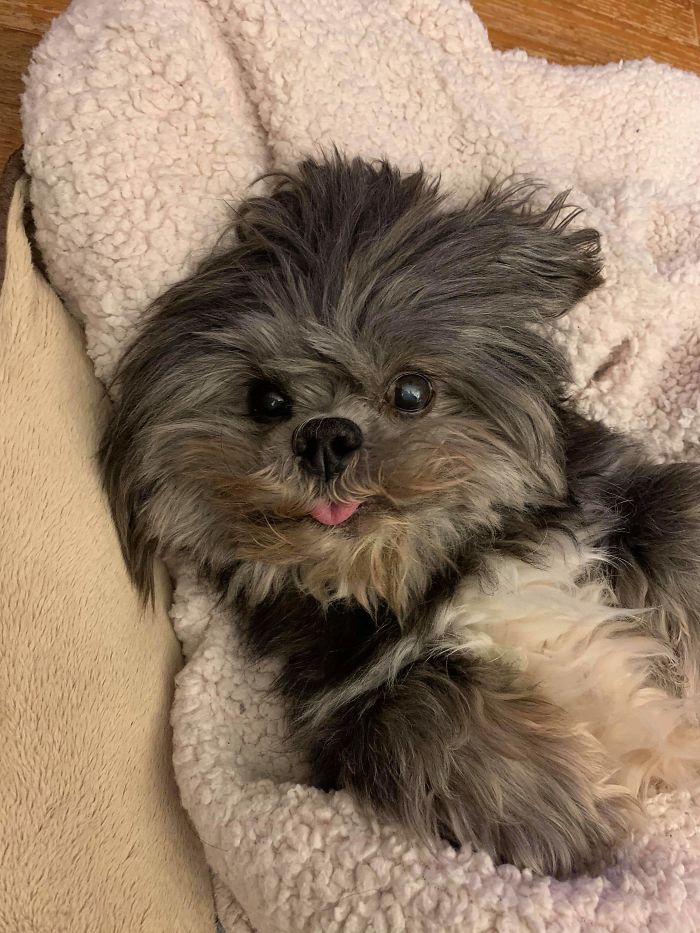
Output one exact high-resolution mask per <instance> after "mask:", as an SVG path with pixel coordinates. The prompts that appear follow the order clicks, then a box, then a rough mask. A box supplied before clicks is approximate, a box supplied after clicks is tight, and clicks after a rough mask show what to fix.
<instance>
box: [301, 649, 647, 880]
mask: <svg viewBox="0 0 700 933" xmlns="http://www.w3.org/2000/svg"><path fill="white" fill-rule="evenodd" d="M321 732H322V733H323V734H322V735H321V734H319V735H317V736H316V740H317V741H316V742H315V743H314V749H315V750H314V754H313V763H314V767H315V771H316V774H317V775H318V777H319V779H325V780H326V781H328V779H329V778H330V777H331V776H332V778H333V783H335V784H336V785H337V786H340V787H345V788H347V789H348V790H350V791H351V792H353V793H354V794H355V795H356V796H357V797H358V798H359V799H360V800H361V801H363V802H365V803H366V804H369V805H370V807H371V808H372V809H373V810H374V811H376V812H378V813H379V814H380V815H383V816H385V817H388V818H391V819H393V820H398V821H399V822H401V823H402V824H403V825H404V826H406V827H408V828H409V829H410V830H412V831H413V832H414V833H415V834H416V835H417V836H418V837H419V838H420V839H422V840H423V841H425V842H427V843H429V844H431V845H433V846H434V845H435V842H436V840H438V839H439V838H440V837H442V838H443V839H445V840H448V841H449V842H451V843H452V844H458V845H473V846H475V847H477V848H480V849H483V850H485V851H487V852H488V853H489V854H490V855H491V856H492V857H493V858H494V859H496V860H497V861H501V862H503V861H505V862H510V863H512V864H514V865H516V866H518V867H519V868H529V869H532V870H533V871H535V872H538V873H542V874H553V875H556V876H559V877H563V876H566V875H569V874H571V873H573V872H583V871H594V870H596V869H597V867H598V866H599V865H600V864H601V863H603V862H604V861H606V860H607V859H608V858H609V855H610V852H611V850H612V849H613V848H614V847H615V846H616V845H617V844H618V843H619V842H620V841H621V840H622V839H623V838H624V837H625V836H626V835H627V833H628V832H629V830H630V829H631V828H632V826H633V825H634V824H635V822H636V820H637V819H638V815H639V813H640V808H639V805H638V804H637V802H636V801H635V800H634V798H632V797H631V796H630V795H629V794H628V793H626V792H625V791H624V790H623V789H622V788H619V787H616V786H614V785H612V784H610V783H608V782H607V781H606V777H607V775H606V769H605V761H604V757H603V755H602V753H601V750H600V748H599V747H597V745H596V743H595V741H594V740H593V739H592V738H591V737H590V736H588V735H587V734H586V733H584V732H583V731H582V730H580V729H578V730H577V729H576V727H575V726H574V724H573V723H572V722H570V721H569V720H568V719H567V717H566V714H565V713H564V712H563V711H562V710H561V709H559V708H558V707H556V706H553V705H552V704H551V703H548V702H547V701H545V700H544V699H542V698H541V697H540V696H539V695H538V694H537V692H536V690H535V689H533V688H527V687H526V686H525V685H524V684H523V683H522V680H521V678H520V677H519V675H517V674H516V673H514V672H513V671H512V670H510V669H509V668H508V667H506V666H504V665H502V664H500V663H498V662H486V661H481V660H478V659H475V658H473V657H470V656H468V655H466V654H463V655H459V654H443V655H440V654H436V653H432V654H429V655H427V656H426V657H425V658H424V659H423V660H422V661H420V662H418V663H414V664H412V665H411V666H410V667H409V668H407V669H406V670H405V671H404V672H402V673H401V674H400V675H399V677H398V678H397V679H396V681H395V682H394V683H393V684H392V685H391V686H390V687H387V686H386V685H385V686H384V688H383V689H381V690H377V692H376V694H374V695H371V696H368V695H367V694H364V695H363V696H362V697H361V698H360V699H359V700H358V701H357V702H354V703H351V704H348V706H347V707H345V708H344V709H343V710H338V711H336V713H335V715H334V716H333V717H332V719H331V720H329V721H327V722H326V723H325V724H324V725H323V726H322V727H321Z"/></svg>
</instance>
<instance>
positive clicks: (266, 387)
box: [248, 380, 292, 422]
mask: <svg viewBox="0 0 700 933" xmlns="http://www.w3.org/2000/svg"><path fill="white" fill-rule="evenodd" d="M248 410H249V411H250V414H251V415H252V417H253V418H255V420H256V421H263V422H268V421H282V420H284V419H286V418H290V417H291V415H292V401H291V399H290V398H289V396H288V395H285V393H284V392H283V391H282V390H281V389H279V388H278V387H277V386H276V385H274V384H273V383H272V382H265V381H264V380H259V381H257V382H254V383H253V384H252V385H251V387H250V389H249V390H248Z"/></svg>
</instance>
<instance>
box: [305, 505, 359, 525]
mask: <svg viewBox="0 0 700 933" xmlns="http://www.w3.org/2000/svg"><path fill="white" fill-rule="evenodd" d="M361 505H362V503H361V502H359V501H354V502H329V501H328V500H325V499H321V500H319V501H318V502H317V503H316V504H315V505H314V506H313V507H312V508H311V509H310V511H309V515H310V516H311V518H313V519H315V520H316V521H317V522H318V523H319V524H321V525H342V524H343V522H346V521H347V520H348V519H349V518H352V516H353V515H354V514H355V512H356V511H357V510H358V509H359V507H360V506H361Z"/></svg>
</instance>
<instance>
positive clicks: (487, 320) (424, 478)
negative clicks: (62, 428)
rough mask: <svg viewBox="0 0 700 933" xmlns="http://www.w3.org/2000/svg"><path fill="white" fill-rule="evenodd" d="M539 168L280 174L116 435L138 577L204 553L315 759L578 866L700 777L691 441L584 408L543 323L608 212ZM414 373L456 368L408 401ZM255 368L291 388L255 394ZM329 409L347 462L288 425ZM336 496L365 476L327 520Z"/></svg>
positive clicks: (149, 364) (173, 299) (184, 302)
mask: <svg viewBox="0 0 700 933" xmlns="http://www.w3.org/2000/svg"><path fill="white" fill-rule="evenodd" d="M537 197H538V189H537V188H536V186H527V185H519V186H517V185H516V186H511V187H510V188H498V187H492V188H489V189H488V190H487V191H486V192H485V194H484V195H483V196H482V197H481V198H479V199H477V200H475V201H472V202H470V203H468V204H466V205H463V206H454V204H450V205H448V203H447V202H446V201H444V200H443V199H442V197H441V195H440V194H439V192H438V186H437V184H436V183H435V182H431V181H429V180H428V179H427V178H426V177H425V176H424V175H423V173H422V172H417V173H415V174H413V175H407V176H402V175H400V174H399V173H398V172H397V171H396V170H395V169H393V168H392V167H391V166H389V165H387V164H386V163H381V162H378V163H372V164H370V163H368V162H365V161H363V160H360V159H354V160H352V161H347V160H345V159H344V158H342V157H341V156H339V155H337V154H336V155H334V156H333V157H330V158H327V159H322V160H320V161H307V162H305V163H303V164H302V165H300V166H299V168H298V170H297V172H296V173H293V174H290V175H285V176H280V177H277V178H276V179H274V180H273V182H272V183H271V190H270V193H269V194H268V195H267V196H264V197H257V198H252V199H250V200H249V201H247V202H246V203H244V204H243V205H242V206H241V208H240V209H239V210H238V212H237V216H236V219H235V221H234V223H233V226H232V230H231V232H230V235H229V236H228V238H225V239H224V240H223V241H222V245H221V247H220V248H219V249H218V250H217V252H216V253H215V254H214V255H213V256H212V257H211V258H209V259H208V260H207V261H206V262H205V263H204V264H203V265H202V267H201V268H200V269H199V270H198V271H197V272H196V273H195V274H194V276H192V277H191V278H190V279H188V280H187V281H185V282H183V283H181V284H179V285H177V286H175V287H174V288H172V289H171V290H170V291H169V292H167V293H166V294H165V295H164V296H163V297H162V298H161V299H160V300H159V301H158V302H156V304H155V306H154V308H153V309H152V313H151V314H150V315H149V316H148V318H147V320H146V323H145V325H144V328H143V330H142V331H141V333H140V334H139V335H138V337H137V339H136V340H135V342H134V343H133V345H132V347H131V348H130V350H129V351H128V352H127V354H126V355H125V357H124V360H123V361H122V364H121V367H120V370H119V373H118V382H117V387H118V392H119V395H120V398H119V402H118V403H117V406H116V409H115V412H114V416H113V419H112V422H111V424H110V426H109V428H108V430H107V432H106V434H105V437H104V440H103V444H102V448H101V460H102V464H103V469H104V477H105V486H106V489H107V492H108V495H109V498H110V502H111V505H112V510H113V514H114V518H115V521H116V525H117V528H118V530H119V534H120V537H121V541H122V546H123V550H124V555H125V558H126V561H127V564H128V566H129V569H130V571H131V573H132V575H133V577H134V579H135V581H136V583H137V585H138V586H139V588H140V589H141V590H142V592H143V593H144V596H146V597H147V596H148V595H149V594H150V593H151V591H152V566H153V560H154V558H155V557H156V556H157V555H183V554H185V555H187V557H188V558H190V559H192V560H194V562H195V563H196V565H197V566H198V568H199V569H200V571H201V573H202V574H203V575H205V576H207V577H208V578H210V579H212V580H214V581H215V582H216V584H217V585H218V586H219V588H220V590H221V593H222V597H223V598H224V599H226V600H228V602H229V604H230V605H231V607H232V614H233V617H234V618H235V620H236V623H237V624H238V625H239V626H240V627H241V631H242V632H243V634H244V636H245V641H246V644H247V646H248V648H249V650H250V653H251V658H256V657H264V656H269V657H274V658H276V659H278V662H279V667H280V673H279V677H278V681H277V689H278V690H279V692H280V694H281V695H282V697H283V698H284V700H285V702H286V704H287V712H288V721H289V726H290V738H291V740H293V741H295V742H297V743H298V745H299V746H300V747H301V749H302V750H303V752H304V753H305V755H306V757H307V759H308V761H309V766H310V776H311V780H313V781H314V782H316V783H317V784H318V785H319V786H322V787H325V788H327V789H329V790H330V789H333V788H345V789H347V790H349V791H351V792H352V793H354V794H355V796H356V797H357V799H358V800H359V801H360V802H361V803H363V804H364V805H367V806H369V807H371V808H372V809H373V810H374V811H375V812H377V813H379V814H380V815H383V816H384V817H386V818H387V819H392V820H396V821H398V822H400V823H402V824H403V825H404V826H405V827H406V828H407V829H409V830H410V831H411V832H413V833H415V834H416V835H417V836H418V837H419V838H420V839H422V840H424V841H426V842H427V843H429V844H432V845H435V844H437V842H438V840H440V839H443V840H445V839H446V840H448V841H449V842H451V843H452V844H456V845H463V844H473V845H475V846H480V847H482V848H484V849H485V850H486V851H488V852H489V853H490V854H491V855H492V856H493V857H494V858H496V859H500V860H509V861H512V862H514V863H515V864H516V865H519V866H521V867H526V868H531V869H533V870H536V871H541V872H552V873H555V874H559V875H565V874H568V873H570V872H572V871H580V870H584V869H591V868H593V867H595V866H596V865H598V864H600V862H601V860H602V859H604V858H606V857H609V853H610V851H611V849H612V848H613V847H614V846H615V845H616V844H617V843H619V842H620V841H621V840H623V839H624V837H625V835H626V834H627V833H628V832H629V831H630V830H631V829H632V828H633V827H634V826H635V825H637V823H638V821H639V820H640V819H641V812H642V810H641V803H642V802H643V799H644V797H645V795H646V794H648V793H649V792H650V790H652V789H656V788H659V787H676V786H684V785H687V784H689V783H690V782H691V781H694V780H695V779H696V777H697V773H698V765H699V763H700V732H699V729H698V722H697V696H698V657H699V644H698V642H699V641H700V619H699V609H700V574H698V572H697V571H698V559H699V558H700V506H699V505H698V503H699V502H700V471H699V470H698V469H697V468H696V467H694V466H692V465H689V464H672V465H666V466H659V465H654V464H652V463H651V462H649V460H648V459H647V457H646V456H645V454H644V452H643V451H642V450H641V449H640V448H639V447H638V446H637V445H636V444H634V443H633V442H631V441H630V440H628V439H625V438H622V437H619V436H617V435H615V434H613V433H612V432H610V431H608V430H607V429H605V428H604V427H603V426H602V425H600V424H597V423H593V422H590V421H586V420H584V419H583V418H580V417H579V416H578V415H576V414H575V413H574V412H573V410H572V408H571V406H570V404H569V403H568V401H567V389H568V384H569V383H568V371H567V362H566V359H565V358H564V356H563V354H562V352H561V350H560V349H559V347H558V343H557V341H556V340H555V339H554V338H553V335H552V330H551V328H552V323H553V321H554V320H555V319H556V318H557V317H559V316H560V315H562V314H565V313H566V312H567V311H568V310H569V309H570V308H571V307H572V306H573V305H574V304H575V303H576V302H577V301H578V300H580V299H581V298H583V297H584V296H585V295H586V294H587V293H588V292H589V291H590V290H591V289H593V288H595V287H597V286H598V285H599V284H600V282H601V277H600V258H599V247H598V237H597V234H596V233H595V231H592V230H590V229H578V230H573V229H572V228H571V226H570V224H571V221H572V220H573V219H574V217H575V215H576V212H575V211H571V210H569V209H567V207H566V204H565V196H560V197H558V198H555V199H554V201H552V202H551V203H550V204H549V205H548V206H544V207H540V208H539V209H538V208H536V207H535V206H534V202H535V201H536V199H537ZM405 373H420V374H423V375H424V376H426V377H427V378H428V379H429V380H430V382H431V384H432V389H433V394H432V396H431V398H430V403H429V404H428V405H427V406H426V408H425V410H424V411H422V412H420V413H417V414H414V415H410V416H408V415H401V414H400V413H399V412H398V411H396V410H395V408H394V407H393V406H392V401H391V400H392V385H393V382H394V380H395V379H397V378H398V377H399V376H400V375H402V374H405ZM261 381H265V382H270V383H273V384H274V385H275V386H276V387H278V389H279V391H280V392H281V393H283V395H284V396H286V398H287V400H288V406H287V407H286V408H285V410H284V417H279V418H277V419H276V420H270V419H268V420H267V421H261V419H260V418H259V417H257V416H256V412H255V410H251V408H250V399H251V391H252V388H251V387H254V386H256V385H258V384H259V383H260V382H261ZM319 416H333V417H341V418H345V419H350V420H352V421H353V422H354V423H355V425H356V426H357V428H358V429H359V430H360V431H361V432H362V437H363V443H362V446H361V447H360V448H359V449H358V450H357V451H356V452H355V453H353V455H352V457H351V458H350V459H349V462H348V463H347V465H346V467H345V469H344V470H343V471H342V473H341V474H339V475H336V476H335V477H334V478H333V479H331V480H329V481H326V480H325V479H319V478H318V477H317V476H315V475H310V474H309V473H308V472H305V470H304V469H303V467H302V465H301V463H300V460H299V457H298V456H297V455H296V454H295V452H294V450H295V447H294V438H295V436H296V434H295V432H297V431H298V430H300V428H301V427H302V426H303V425H304V424H305V423H306V422H308V421H309V420H310V419H313V418H316V417H319ZM319 500H323V501H324V502H333V503H348V502H352V503H360V505H359V508H358V509H357V511H356V512H355V513H354V515H353V516H352V517H351V518H350V519H349V520H348V521H347V522H345V523H343V524H341V525H338V526H336V527H325V526H322V525H321V524H319V522H317V521H316V520H315V519H314V518H313V517H312V515H311V512H312V510H313V508H314V504H315V503H318V501H319Z"/></svg>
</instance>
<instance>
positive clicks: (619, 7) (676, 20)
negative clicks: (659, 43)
mask: <svg viewBox="0 0 700 933" xmlns="http://www.w3.org/2000/svg"><path fill="white" fill-rule="evenodd" d="M556 5H557V6H558V7H560V8H562V9H567V10H569V9H571V8H572V7H576V8H577V9H579V10H580V11H581V12H584V13H587V14H589V15H590V16H598V17H602V18H604V19H607V20H610V19H612V20H614V21H615V22H616V23H625V24H626V25H627V26H631V27H632V31H638V30H643V31H644V32H648V33H649V34H650V35H654V36H662V37H663V38H665V39H670V40H672V41H674V42H688V43H691V44H696V43H697V31H696V28H695V16H694V14H693V0H651V2H650V0H574V2H573V3H569V4H565V3H562V2H561V0H559V2H558V3H557V4H556Z"/></svg>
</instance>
